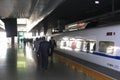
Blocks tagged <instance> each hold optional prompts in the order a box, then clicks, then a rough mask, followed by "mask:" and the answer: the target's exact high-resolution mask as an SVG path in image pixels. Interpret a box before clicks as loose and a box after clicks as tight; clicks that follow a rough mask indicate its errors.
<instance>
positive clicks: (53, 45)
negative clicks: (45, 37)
mask: <svg viewBox="0 0 120 80" xmlns="http://www.w3.org/2000/svg"><path fill="white" fill-rule="evenodd" d="M49 43H50V48H51V49H50V57H51V63H53V52H54V48H55V47H56V42H55V40H54V39H53V37H51V40H50V41H49Z"/></svg>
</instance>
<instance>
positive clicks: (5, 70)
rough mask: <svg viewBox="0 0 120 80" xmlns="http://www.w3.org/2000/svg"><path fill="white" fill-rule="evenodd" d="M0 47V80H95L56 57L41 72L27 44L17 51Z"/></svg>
mask: <svg viewBox="0 0 120 80" xmlns="http://www.w3.org/2000/svg"><path fill="white" fill-rule="evenodd" d="M0 46H1V47H0V80H95V79H94V78H91V77H89V76H87V75H86V74H84V73H82V72H78V71H76V70H74V69H72V68H71V67H70V66H68V65H66V64H65V63H62V62H61V61H60V60H59V59H57V58H56V57H54V62H53V64H50V63H49V67H48V70H46V71H45V72H43V71H42V69H41V68H40V66H39V65H38V64H37V62H36V58H35V53H34V52H33V50H32V48H31V47H30V45H29V44H28V46H26V47H25V48H23V47H22V46H19V48H17V49H16V48H8V47H3V45H0Z"/></svg>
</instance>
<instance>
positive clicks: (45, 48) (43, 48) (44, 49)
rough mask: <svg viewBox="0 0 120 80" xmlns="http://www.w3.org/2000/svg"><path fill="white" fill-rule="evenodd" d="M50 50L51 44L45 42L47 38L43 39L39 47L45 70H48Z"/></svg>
mask: <svg viewBox="0 0 120 80" xmlns="http://www.w3.org/2000/svg"><path fill="white" fill-rule="evenodd" d="M49 50H50V44H49V42H48V41H46V40H45V37H42V41H41V42H40V45H39V52H40V54H41V58H42V59H41V67H42V69H43V70H46V69H47V68H48V56H49V54H50V53H49V52H50V51H49Z"/></svg>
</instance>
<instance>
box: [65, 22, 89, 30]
mask: <svg viewBox="0 0 120 80" xmlns="http://www.w3.org/2000/svg"><path fill="white" fill-rule="evenodd" d="M87 24H88V22H84V23H74V24H70V25H66V26H65V30H66V31H73V30H78V29H79V30H81V29H85V27H86V26H87Z"/></svg>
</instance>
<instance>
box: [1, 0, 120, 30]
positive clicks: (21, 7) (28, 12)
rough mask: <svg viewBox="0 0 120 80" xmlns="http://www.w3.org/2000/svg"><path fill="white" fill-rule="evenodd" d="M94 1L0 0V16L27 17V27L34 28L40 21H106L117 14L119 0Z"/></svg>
mask: <svg viewBox="0 0 120 80" xmlns="http://www.w3.org/2000/svg"><path fill="white" fill-rule="evenodd" d="M97 2H98V3H96V4H95V0H0V18H1V19H5V18H27V19H28V21H29V25H28V27H29V30H30V29H33V27H34V29H36V25H37V24H38V23H39V24H40V23H42V22H45V23H46V22H47V23H49V24H57V23H58V22H61V23H62V24H64V25H66V24H69V23H73V22H76V21H84V20H101V21H102V20H103V19H104V21H108V20H107V19H109V18H114V17H115V16H119V12H120V11H119V10H120V0H97ZM106 17H107V19H106ZM117 19H118V17H117ZM109 20H110V19H109ZM38 27H40V26H37V28H38Z"/></svg>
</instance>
